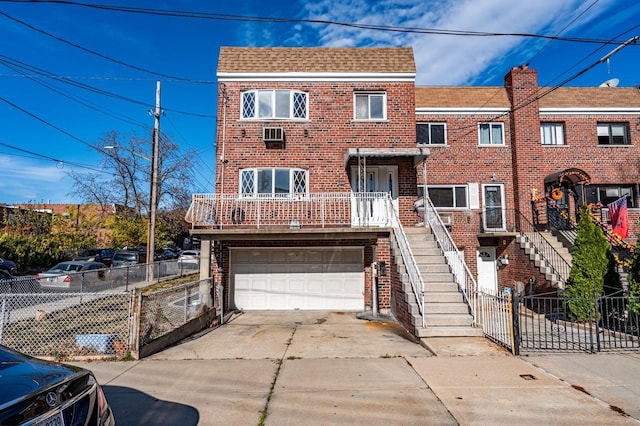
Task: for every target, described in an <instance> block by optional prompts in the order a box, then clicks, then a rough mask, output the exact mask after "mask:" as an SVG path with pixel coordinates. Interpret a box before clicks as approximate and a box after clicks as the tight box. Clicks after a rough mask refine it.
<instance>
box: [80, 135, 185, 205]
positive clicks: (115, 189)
mask: <svg viewBox="0 0 640 426" xmlns="http://www.w3.org/2000/svg"><path fill="white" fill-rule="evenodd" d="M150 141H151V138H150V137H147V138H142V137H140V136H139V135H136V134H129V135H122V134H120V133H118V132H117V131H115V130H112V131H110V132H108V133H107V134H106V135H105V136H104V137H103V138H102V139H101V140H100V141H98V142H96V143H95V144H93V147H94V148H95V149H96V150H97V151H98V152H101V153H102V154H103V159H102V167H103V169H104V171H105V172H104V173H76V172H71V173H70V176H71V178H72V179H73V181H74V190H73V192H72V195H76V196H78V197H80V198H81V199H82V200H83V201H85V202H87V203H93V204H98V205H100V206H103V207H106V206H108V205H111V204H117V205H122V206H124V207H126V208H129V209H131V210H132V211H133V212H134V213H135V214H136V215H137V216H142V215H145V214H147V213H148V211H149V202H150V195H149V194H150V187H151V162H150V161H149V159H150V157H151V154H149V152H150V151H151V142H150ZM105 147H112V148H111V149H105ZM178 149H179V147H178V145H177V144H176V143H175V142H173V141H172V140H171V139H170V138H169V137H167V136H166V135H164V134H163V135H161V137H160V140H159V155H158V170H159V175H158V206H156V207H160V206H163V205H166V206H173V205H175V204H179V205H181V204H182V203H183V200H184V197H185V196H186V197H188V194H189V189H190V188H189V187H190V185H189V182H190V181H191V180H190V175H191V173H192V165H191V162H190V161H189V160H188V158H189V156H190V155H189V153H187V154H186V155H183V156H178V155H177V153H178Z"/></svg>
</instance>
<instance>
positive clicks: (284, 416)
mask: <svg viewBox="0 0 640 426" xmlns="http://www.w3.org/2000/svg"><path fill="white" fill-rule="evenodd" d="M281 315H286V316H284V317H283V316H281V317H278V316H277V315H275V314H271V313H261V314H256V313H250V314H246V313H245V314H243V316H241V317H238V318H236V319H235V320H234V321H231V322H230V323H229V324H227V325H225V326H224V327H220V328H218V329H216V330H212V331H209V332H205V333H203V334H201V335H199V336H194V337H193V338H191V339H189V340H187V341H184V342H182V343H181V344H179V345H176V346H174V347H172V348H167V349H166V350H164V351H163V352H160V353H158V354H155V355H153V356H151V357H149V358H147V359H145V360H142V361H135V362H93V363H79V364H81V365H83V366H85V367H88V368H89V369H91V370H93V371H94V372H95V373H96V375H97V377H98V380H99V381H100V383H102V384H103V386H104V390H105V393H106V395H107V399H108V400H109V403H110V404H111V405H112V407H113V410H114V415H115V417H116V422H117V424H118V425H119V426H126V425H146V426H151V425H161V424H162V425H174V424H175V425H218V424H220V425H223V424H224V425H229V424H234V425H235V424H238V425H259V424H263V423H262V422H264V424H265V425H278V426H279V425H300V424H304V425H326V424H332V425H335V424H344V425H378V424H379V425H416V424H419V425H421V424H428V425H431V424H446V425H449V424H451V425H455V424H461V425H484V424H486V425H496V424H501V423H502V424H524V425H527V424H531V425H533V424H535V425H539V424H554V425H555V424H557V425H575V424H580V425H625V424H636V425H637V424H640V422H638V420H637V419H640V413H639V411H640V408H639V403H638V401H640V380H639V379H640V354H635V355H622V354H613V355H602V356H600V355H586V354H570V355H553V356H536V357H513V356H511V355H510V354H509V353H507V352H506V351H504V350H503V349H501V348H499V347H497V346H495V345H493V344H492V343H490V342H489V341H488V340H486V339H482V338H472V339H454V338H450V339H427V341H426V342H424V341H423V342H421V343H422V345H421V344H419V343H417V342H416V341H415V340H412V339H411V338H410V337H409V336H407V335H406V333H404V332H403V330H401V329H400V328H398V326H397V324H396V323H393V322H389V323H374V322H368V321H360V320H357V319H355V318H352V317H351V316H348V315H343V316H341V315H337V314H335V313H306V312H305V313H302V312H291V313H287V314H281ZM427 347H428V348H429V349H427Z"/></svg>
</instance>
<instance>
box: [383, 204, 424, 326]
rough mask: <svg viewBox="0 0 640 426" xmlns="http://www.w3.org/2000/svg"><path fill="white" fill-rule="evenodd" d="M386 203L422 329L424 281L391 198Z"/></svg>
mask: <svg viewBox="0 0 640 426" xmlns="http://www.w3.org/2000/svg"><path fill="white" fill-rule="evenodd" d="M387 203H388V204H387V205H388V208H389V217H390V218H391V225H392V227H393V234H394V235H395V238H396V242H397V243H398V247H399V248H400V256H402V261H403V262H404V265H405V268H406V269H407V275H408V276H409V281H410V282H411V289H412V290H413V295H414V296H415V298H416V301H417V303H418V309H419V311H420V316H421V317H422V327H423V328H424V327H426V326H427V322H426V319H425V315H424V314H425V312H424V281H423V280H422V275H421V274H420V270H419V269H418V265H417V263H416V259H415V257H414V256H413V253H412V252H411V246H410V245H409V240H408V239H407V234H405V232H404V229H403V227H402V223H400V218H398V213H397V212H396V209H395V208H394V207H393V205H392V203H391V197H389V196H388V195H387Z"/></svg>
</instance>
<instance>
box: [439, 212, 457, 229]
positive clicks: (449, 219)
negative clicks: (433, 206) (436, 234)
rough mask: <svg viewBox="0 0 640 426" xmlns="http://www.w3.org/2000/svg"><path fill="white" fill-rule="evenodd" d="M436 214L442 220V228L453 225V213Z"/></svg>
mask: <svg viewBox="0 0 640 426" xmlns="http://www.w3.org/2000/svg"><path fill="white" fill-rule="evenodd" d="M438 214H439V215H440V219H441V220H442V223H443V224H444V226H451V225H453V212H448V213H438Z"/></svg>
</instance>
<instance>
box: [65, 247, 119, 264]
mask: <svg viewBox="0 0 640 426" xmlns="http://www.w3.org/2000/svg"><path fill="white" fill-rule="evenodd" d="M115 254H116V252H115V250H113V249H110V248H92V249H87V250H83V251H82V252H80V256H78V257H76V258H74V259H73V260H88V261H89V262H102V263H104V264H105V265H107V266H111V263H112V262H113V255H115Z"/></svg>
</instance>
